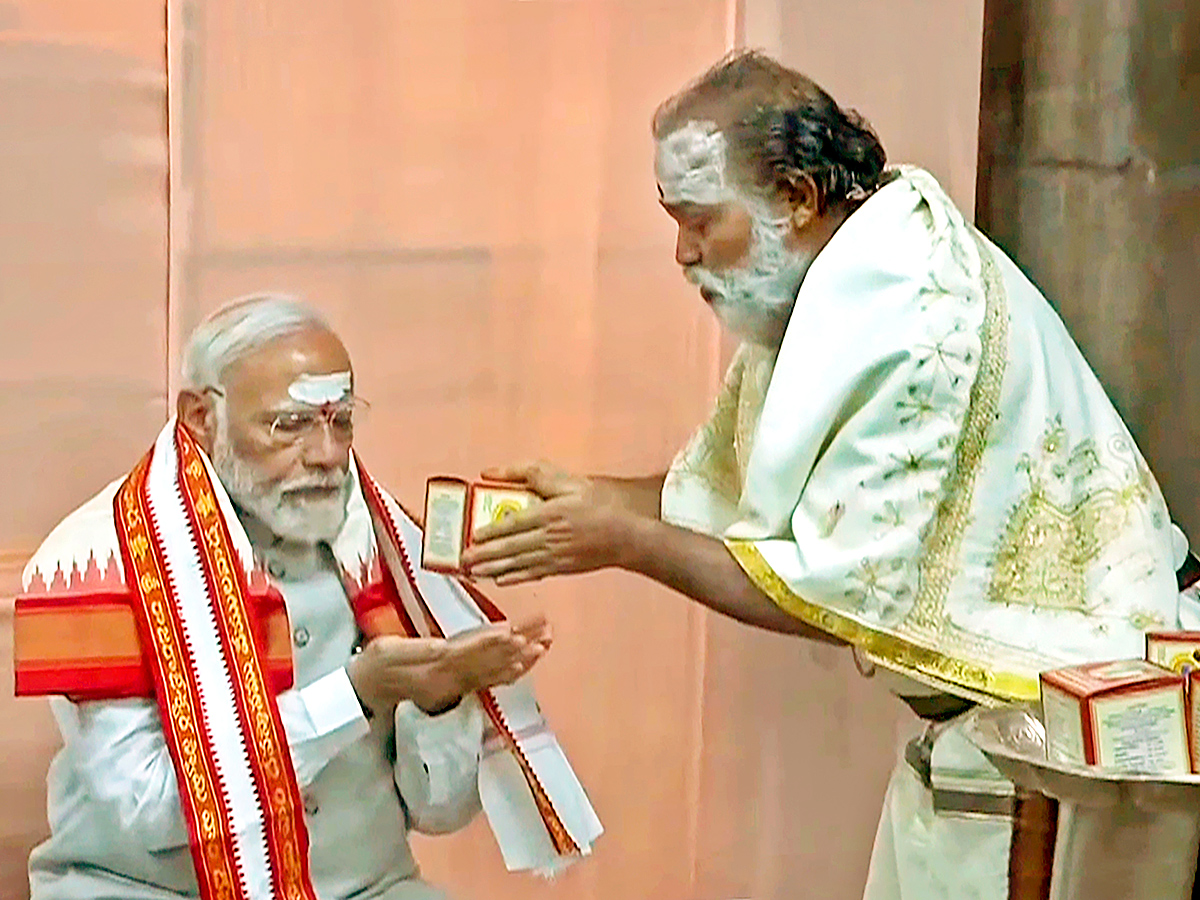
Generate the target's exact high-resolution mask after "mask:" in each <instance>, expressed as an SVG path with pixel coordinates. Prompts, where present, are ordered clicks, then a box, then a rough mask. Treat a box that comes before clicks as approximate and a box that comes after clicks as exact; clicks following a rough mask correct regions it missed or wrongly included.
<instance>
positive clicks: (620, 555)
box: [615, 512, 662, 575]
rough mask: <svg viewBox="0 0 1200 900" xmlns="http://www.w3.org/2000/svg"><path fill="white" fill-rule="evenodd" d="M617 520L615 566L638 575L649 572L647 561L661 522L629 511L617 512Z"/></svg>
mask: <svg viewBox="0 0 1200 900" xmlns="http://www.w3.org/2000/svg"><path fill="white" fill-rule="evenodd" d="M617 521H618V523H619V524H618V526H617V528H616V529H615V531H616V544H617V547H616V557H617V559H616V563H617V568H619V569H624V570H625V571H627V572H636V573H638V574H639V575H648V574H650V573H649V571H648V569H647V563H648V560H649V557H650V555H652V553H653V552H654V548H655V546H656V544H657V542H658V539H659V536H660V533H661V530H662V529H661V526H662V523H661V522H660V521H659V520H658V519H648V518H646V517H645V516H639V515H637V514H636V513H629V512H626V513H623V514H619V515H618V517H617Z"/></svg>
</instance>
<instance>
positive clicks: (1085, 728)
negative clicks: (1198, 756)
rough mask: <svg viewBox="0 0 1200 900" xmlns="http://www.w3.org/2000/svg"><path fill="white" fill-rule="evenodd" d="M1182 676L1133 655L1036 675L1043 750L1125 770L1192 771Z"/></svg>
mask: <svg viewBox="0 0 1200 900" xmlns="http://www.w3.org/2000/svg"><path fill="white" fill-rule="evenodd" d="M1184 688H1185V684H1184V676H1183V675H1181V674H1179V673H1178V672H1172V671H1170V670H1168V669H1164V668H1162V667H1161V666H1157V665H1154V664H1153V663H1150V662H1146V661H1145V660H1140V659H1123V660H1116V661H1112V662H1095V663H1085V664H1083V665H1078V666H1069V667H1067V668H1063V669H1055V670H1053V671H1049V672H1043V673H1042V674H1041V692H1042V713H1043V717H1044V719H1045V725H1046V754H1047V757H1048V758H1049V759H1052V760H1057V761H1059V762H1069V763H1078V764H1083V765H1092V766H1103V767H1105V768H1108V769H1114V770H1117V771H1125V772H1153V773H1163V774H1180V773H1187V772H1190V771H1191V768H1192V766H1191V754H1190V753H1189V741H1188V728H1187V713H1186V708H1187V704H1186V700H1185V693H1184Z"/></svg>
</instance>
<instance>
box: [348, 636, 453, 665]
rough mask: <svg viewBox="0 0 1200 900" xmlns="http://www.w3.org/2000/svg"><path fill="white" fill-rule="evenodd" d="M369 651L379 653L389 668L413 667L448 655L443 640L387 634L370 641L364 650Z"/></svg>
mask: <svg viewBox="0 0 1200 900" xmlns="http://www.w3.org/2000/svg"><path fill="white" fill-rule="evenodd" d="M367 649H369V650H370V651H371V652H372V653H378V654H379V655H380V658H381V659H382V661H383V662H384V663H385V664H387V665H389V666H413V665H421V664H423V663H430V662H436V661H437V660H439V659H441V658H442V657H443V656H445V654H446V642H445V641H444V640H443V639H441V638H408V637H400V636H399V635H394V634H385V635H380V636H379V637H377V638H373V639H372V640H371V641H369V642H368V644H367V646H366V647H365V648H364V650H367Z"/></svg>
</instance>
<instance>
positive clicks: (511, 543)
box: [464, 464, 842, 644]
mask: <svg viewBox="0 0 1200 900" xmlns="http://www.w3.org/2000/svg"><path fill="white" fill-rule="evenodd" d="M486 474H487V475H488V476H489V477H492V478H502V479H504V480H511V481H521V482H524V483H525V484H527V485H528V486H529V487H530V488H531V489H533V490H534V491H535V492H537V493H538V494H539V495H541V496H542V497H543V498H545V499H546V502H545V503H543V504H541V505H539V506H538V507H536V508H534V509H531V510H527V511H526V512H525V513H523V514H522V515H520V516H513V517H510V518H509V519H506V520H505V521H504V522H503V523H500V524H497V525H492V526H489V527H487V528H486V529H484V530H482V531H481V532H480V535H479V537H478V539H477V543H476V544H474V546H473V547H471V548H470V549H469V550H467V552H466V553H465V554H464V563H466V564H467V565H468V566H469V571H470V574H471V575H472V576H473V577H480V578H494V579H495V580H496V582H497V583H498V584H500V585H510V584H519V583H522V582H527V581H536V580H538V579H541V578H545V577H548V576H552V575H565V574H571V573H579V572H590V571H594V570H598V569H605V568H620V569H625V570H626V571H630V572H635V573H637V574H640V575H644V576H646V577H648V578H651V579H653V580H655V581H657V582H659V583H660V584H663V585H665V586H667V587H669V588H671V589H672V590H674V591H677V592H679V593H681V594H683V595H685V596H687V597H689V598H691V599H692V600H695V601H697V602H699V603H701V604H703V605H704V606H706V607H708V608H709V609H711V610H713V611H715V612H718V613H721V614H722V615H725V616H729V617H730V618H733V619H737V620H738V621H740V622H744V623H746V624H748V625H754V626H757V627H759V628H765V629H768V630H770V631H778V632H782V633H784V634H794V635H799V636H801V637H807V638H811V639H813V640H818V641H823V642H827V643H836V644H840V643H842V642H841V641H839V640H838V639H836V638H833V637H831V636H830V635H828V634H826V633H825V632H823V631H820V630H819V629H816V628H813V627H812V626H810V625H807V624H806V623H804V622H802V621H800V620H799V619H797V618H795V617H794V616H792V615H790V614H788V613H787V612H785V611H784V610H782V609H781V608H780V607H779V606H778V605H776V604H775V603H774V602H773V601H772V600H771V599H770V598H769V597H767V596H766V595H765V594H764V593H763V592H762V591H760V590H759V589H758V587H756V586H755V584H754V582H752V581H751V580H750V578H749V577H748V576H747V575H746V573H745V572H744V571H743V570H742V567H741V566H740V565H739V564H738V562H737V561H736V560H735V559H734V558H733V556H732V554H730V552H729V550H728V549H727V548H726V546H725V544H724V542H723V541H721V540H720V539H718V538H714V537H711V536H709V535H705V534H701V533H699V532H696V531H690V530H688V529H686V528H680V527H678V526H676V525H672V524H670V523H667V522H664V521H662V519H661V518H660V517H659V514H658V504H657V498H658V496H659V495H660V493H661V490H662V485H663V481H664V479H665V477H666V476H665V473H663V474H658V475H652V476H647V477H645V478H629V479H621V478H609V477H601V478H580V477H575V476H571V475H568V474H566V473H564V472H561V471H559V470H556V469H554V468H552V467H550V466H548V465H546V464H535V465H530V466H521V467H518V468H514V469H506V470H492V471H490V472H488V473H486Z"/></svg>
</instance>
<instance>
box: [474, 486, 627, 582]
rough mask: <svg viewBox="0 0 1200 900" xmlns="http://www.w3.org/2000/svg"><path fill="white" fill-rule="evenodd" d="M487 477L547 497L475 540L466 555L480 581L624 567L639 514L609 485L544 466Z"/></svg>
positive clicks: (529, 578)
mask: <svg viewBox="0 0 1200 900" xmlns="http://www.w3.org/2000/svg"><path fill="white" fill-rule="evenodd" d="M484 477H487V478H493V479H498V480H503V481H513V482H517V483H519V484H523V485H524V486H526V487H528V488H529V489H530V490H532V491H533V492H534V493H536V494H537V495H538V496H539V497H541V498H542V499H543V501H544V502H542V503H539V504H537V505H536V506H532V507H530V508H528V509H525V510H522V511H521V512H519V513H514V514H512V515H509V516H505V517H504V518H503V519H502V520H500V521H499V522H495V523H492V524H489V525H487V526H485V527H484V528H481V529H480V530H479V532H478V533H477V534H476V535H474V536H473V537H472V539H471V540H472V544H471V546H470V547H469V548H468V549H467V550H466V551H464V553H463V568H464V570H465V571H466V573H467V574H468V575H469V576H471V577H472V578H493V579H495V581H496V583H497V584H500V585H510V584H520V583H521V582H526V581H536V580H538V579H541V578H545V577H547V576H549V575H566V574H570V573H577V572H591V571H595V570H597V569H605V568H609V567H612V566H621V565H623V564H624V562H625V556H626V554H627V553H628V552H629V550H630V546H631V543H632V541H633V539H634V538H633V535H634V533H635V527H634V522H635V520H636V518H637V514H636V513H635V512H634V511H632V510H631V509H630V507H629V505H628V504H626V503H625V502H623V500H622V497H621V495H620V492H619V491H618V490H616V489H614V488H613V487H612V486H610V485H609V484H607V483H605V482H603V481H600V480H597V479H590V478H583V477H580V476H577V475H571V474H568V473H566V472H563V471H561V470H559V469H555V468H553V467H551V466H548V465H546V464H544V463H539V464H536V465H532V466H522V467H518V468H513V469H492V470H489V471H487V472H484Z"/></svg>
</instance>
